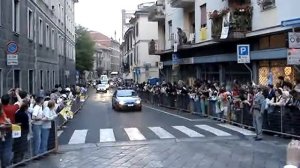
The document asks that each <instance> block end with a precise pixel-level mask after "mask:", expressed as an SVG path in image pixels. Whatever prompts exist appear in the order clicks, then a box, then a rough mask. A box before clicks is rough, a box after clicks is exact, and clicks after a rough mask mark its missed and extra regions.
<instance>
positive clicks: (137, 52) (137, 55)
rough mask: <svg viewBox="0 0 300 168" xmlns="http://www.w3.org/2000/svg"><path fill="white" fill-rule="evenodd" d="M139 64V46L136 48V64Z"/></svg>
mask: <svg viewBox="0 0 300 168" xmlns="http://www.w3.org/2000/svg"><path fill="white" fill-rule="evenodd" d="M138 63H139V46H136V64H138Z"/></svg>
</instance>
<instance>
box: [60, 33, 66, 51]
mask: <svg viewBox="0 0 300 168" xmlns="http://www.w3.org/2000/svg"><path fill="white" fill-rule="evenodd" d="M60 45H61V46H60V48H61V55H64V51H65V49H64V38H63V37H62V38H61V42H60Z"/></svg>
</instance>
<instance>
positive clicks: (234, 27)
mask: <svg viewBox="0 0 300 168" xmlns="http://www.w3.org/2000/svg"><path fill="white" fill-rule="evenodd" d="M228 13H230V19H229V32H228V36H227V38H226V39H241V38H245V36H246V33H247V32H249V31H251V30H252V7H251V6H250V5H242V4H236V5H235V7H234V8H227V9H223V10H221V11H217V10H215V11H213V12H211V13H210V15H209V17H210V19H211V21H212V26H211V32H212V38H213V39H220V38H221V33H222V29H223V25H222V24H223V17H224V16H225V15H227V14H228Z"/></svg>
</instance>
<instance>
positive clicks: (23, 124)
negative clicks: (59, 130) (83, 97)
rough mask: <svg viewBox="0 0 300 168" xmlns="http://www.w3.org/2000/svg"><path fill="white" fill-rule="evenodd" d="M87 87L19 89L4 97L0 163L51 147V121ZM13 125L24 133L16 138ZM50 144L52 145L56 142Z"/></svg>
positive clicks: (0, 110)
mask: <svg viewBox="0 0 300 168" xmlns="http://www.w3.org/2000/svg"><path fill="white" fill-rule="evenodd" d="M85 92H86V89H85V87H80V86H72V87H65V88H63V87H61V86H60V85H56V86H55V89H53V90H52V91H45V90H44V89H43V88H41V89H40V91H39V93H38V94H36V95H33V94H29V93H27V92H26V91H24V90H22V89H20V88H16V89H10V90H9V91H8V93H7V94H5V95H3V96H2V97H1V103H0V139H1V140H0V161H1V162H0V163H1V167H2V168H4V167H8V166H9V165H11V164H15V163H18V162H20V161H22V160H23V159H24V158H25V157H26V155H28V156H29V157H33V156H39V155H41V154H45V153H46V152H47V151H48V149H49V145H50V144H48V142H49V133H50V129H51V128H53V127H55V124H54V123H53V122H52V121H53V120H54V119H55V118H56V117H57V116H58V115H59V112H60V111H61V110H62V109H63V108H64V107H65V106H66V102H67V101H68V100H73V99H74V98H75V95H78V94H80V93H85ZM13 125H18V126H20V128H21V135H20V136H18V137H14V131H13ZM52 143H53V144H54V142H52ZM53 144H51V145H53Z"/></svg>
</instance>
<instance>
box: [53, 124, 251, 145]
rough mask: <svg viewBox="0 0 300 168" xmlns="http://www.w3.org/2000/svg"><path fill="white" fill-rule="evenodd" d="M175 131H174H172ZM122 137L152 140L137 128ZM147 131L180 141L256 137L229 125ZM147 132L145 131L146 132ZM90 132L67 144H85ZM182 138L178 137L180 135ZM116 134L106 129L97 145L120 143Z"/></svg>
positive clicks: (73, 137) (75, 136) (78, 133)
mask: <svg viewBox="0 0 300 168" xmlns="http://www.w3.org/2000/svg"><path fill="white" fill-rule="evenodd" d="M172 129H173V130H172ZM121 130H122V131H123V134H122V135H125V136H127V139H129V141H145V140H150V139H153V137H152V138H147V135H148V134H147V133H143V131H142V130H144V129H139V128H135V127H129V128H122V129H121ZM147 130H148V131H150V132H152V133H153V134H154V135H155V136H156V137H157V138H156V139H176V138H178V139H180V138H182V135H184V137H185V138H186V137H187V138H205V137H207V134H211V135H214V136H220V137H230V136H234V135H244V136H254V135H255V133H254V132H252V131H249V130H246V129H243V128H240V127H236V126H233V125H229V124H217V126H215V127H214V126H211V125H205V124H202V125H194V126H193V127H187V126H170V127H168V128H162V127H147ZM144 131H145V130H144ZM88 132H89V130H87V129H82V130H74V131H73V133H72V135H71V137H70V138H69V140H68V143H67V144H84V143H85V142H86V139H87V134H88ZM180 134H181V136H178V135H180ZM116 135H117V134H116V132H115V131H114V129H113V128H104V129H100V131H99V139H98V140H96V141H95V143H107V142H117V141H119V140H118V138H117V137H116ZM58 136H59V138H61V136H63V133H62V132H59V134H58Z"/></svg>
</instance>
